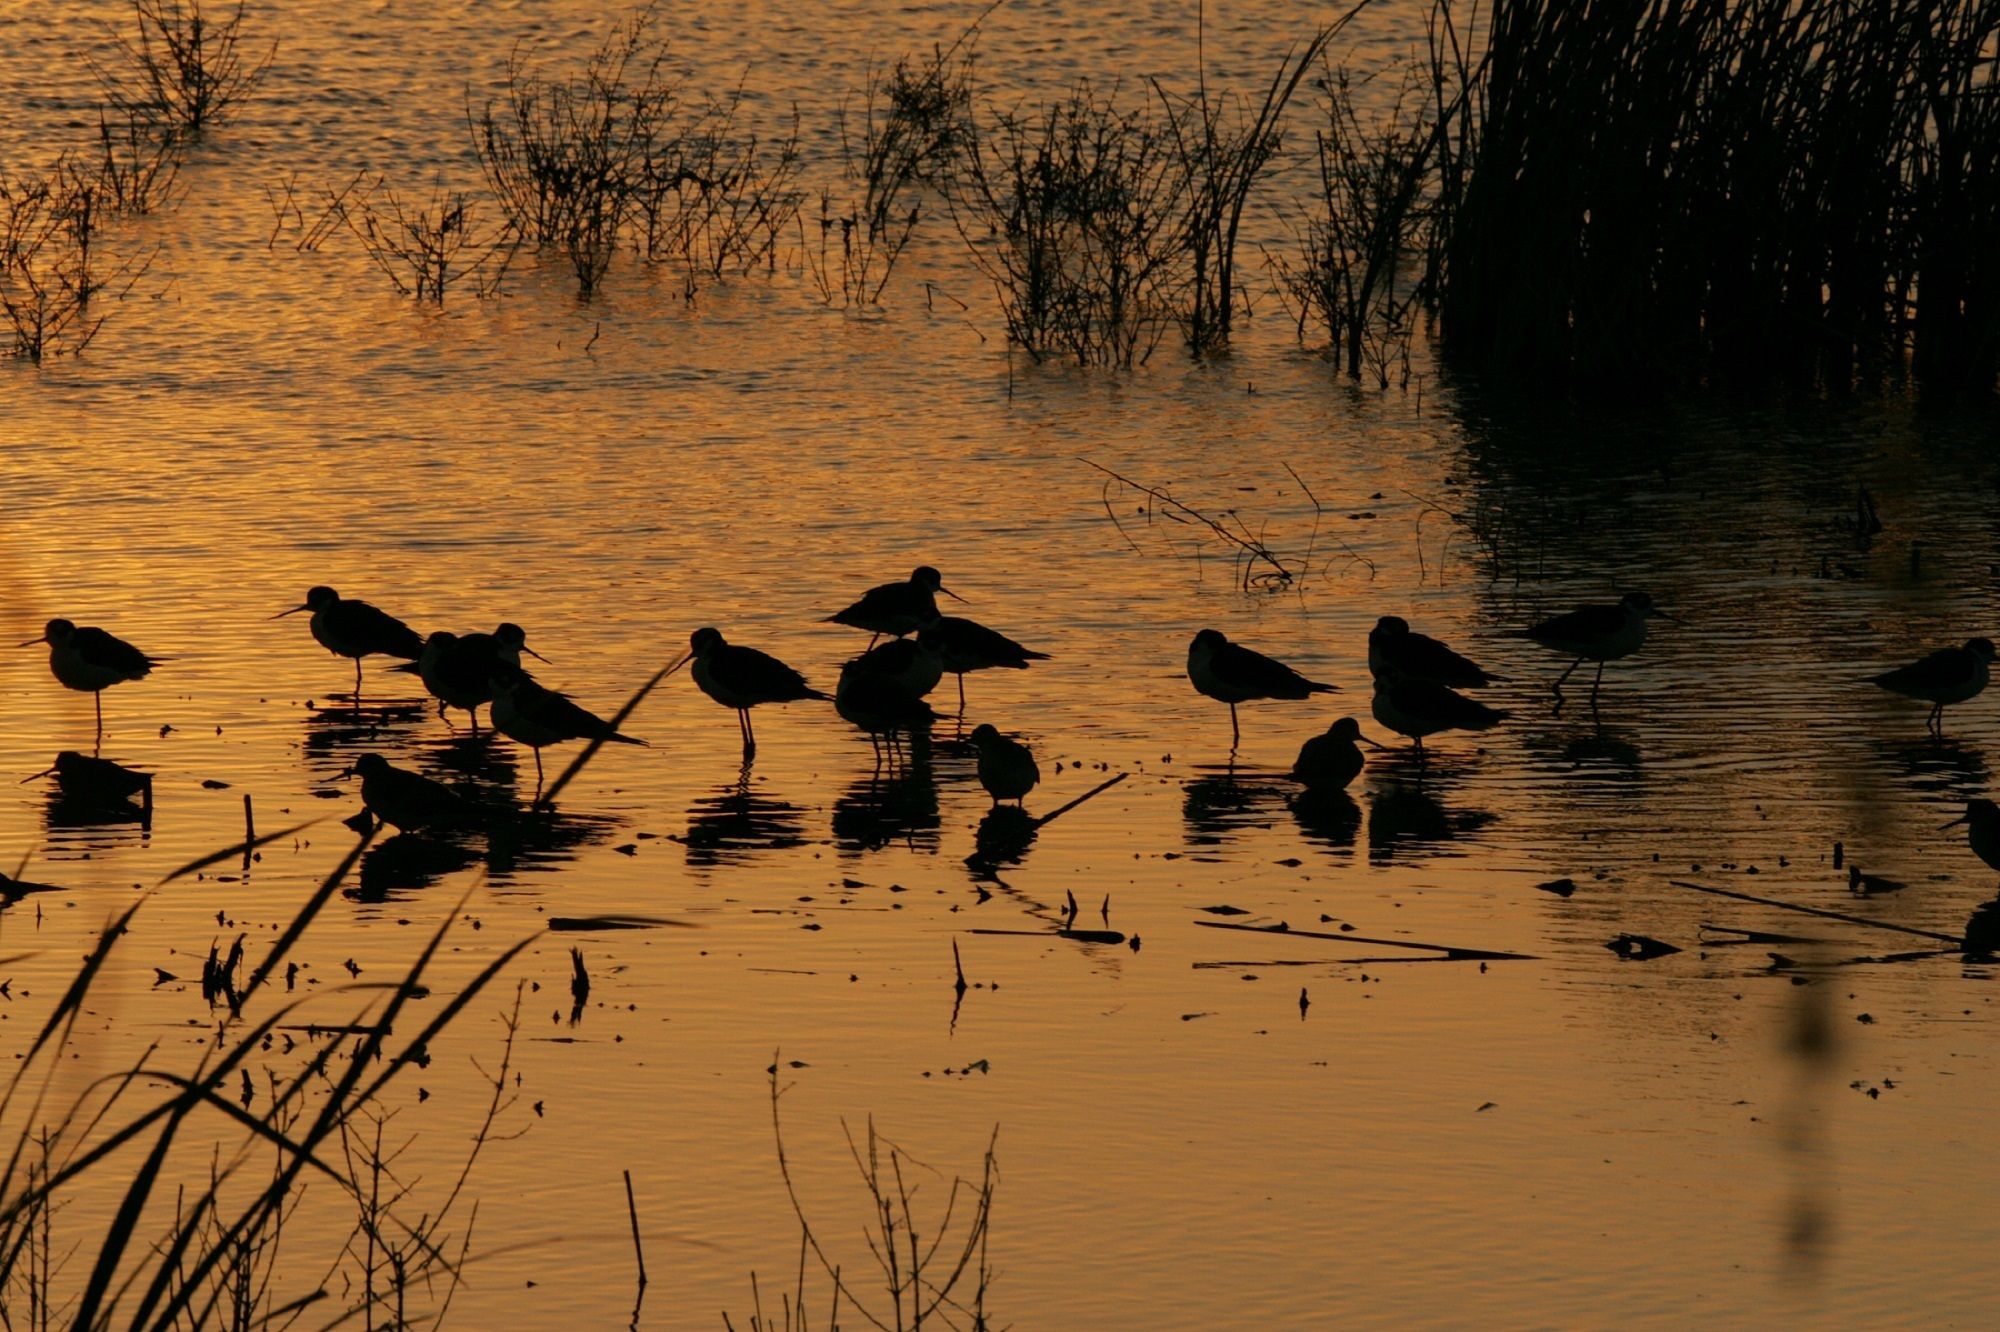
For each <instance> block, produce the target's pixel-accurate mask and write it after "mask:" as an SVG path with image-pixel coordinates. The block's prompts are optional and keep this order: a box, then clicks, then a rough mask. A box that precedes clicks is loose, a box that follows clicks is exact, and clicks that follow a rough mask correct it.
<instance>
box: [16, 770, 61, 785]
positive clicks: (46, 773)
mask: <svg viewBox="0 0 2000 1332" xmlns="http://www.w3.org/2000/svg"><path fill="white" fill-rule="evenodd" d="M55 772H56V770H55V769H54V768H43V769H42V770H41V771H40V772H38V773H36V774H35V775H34V776H33V777H23V778H22V779H21V781H20V785H22V786H26V785H27V784H28V783H29V782H38V781H40V780H41V779H42V778H44V777H53V776H55Z"/></svg>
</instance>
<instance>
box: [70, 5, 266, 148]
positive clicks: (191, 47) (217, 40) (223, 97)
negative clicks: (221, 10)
mask: <svg viewBox="0 0 2000 1332" xmlns="http://www.w3.org/2000/svg"><path fill="white" fill-rule="evenodd" d="M243 6H244V0H237V4H236V8H235V9H233V10H230V11H228V12H227V14H226V16H225V17H222V18H211V17H210V16H209V15H208V14H205V13H203V12H202V7H201V0H132V20H133V24H132V31H130V32H129V33H128V32H116V31H114V32H113V34H112V41H113V43H114V44H115V46H116V48H117V50H118V52H119V54H120V55H121V56H122V57H123V63H122V66H121V67H119V68H106V67H105V66H103V65H100V64H97V63H96V62H94V61H93V62H91V65H90V68H91V72H92V73H93V74H95V75H96V77H97V81H98V83H99V84H101V85H102V86H103V89H104V95H105V97H106V98H108V99H109V100H110V102H111V104H112V105H113V106H114V107H116V108H118V110H119V111H120V112H121V113H123V114H124V115H126V116H127V117H130V118H134V119H138V120H142V121H146V122H150V123H152V124H154V125H157V126H159V127H161V128H162V129H163V130H167V131H170V132H172V133H175V134H199V133H201V132H202V131H203V130H205V129H207V128H208V127H209V126H210V125H213V124H215V123H216V122H218V121H220V120H221V119H222V118H223V117H224V116H225V115H226V114H227V113H228V111H229V109H230V108H231V107H233V106H235V105H236V104H237V103H239V102H241V101H243V100H244V99H245V98H247V97H248V96H250V94H251V93H252V92H254V91H256V88H257V85H258V84H259V83H260V82H262V81H263V78H264V74H265V72H266V71H267V70H269V69H270V67H271V59H272V57H273V56H275V55H276V54H277V52H278V43H277V42H276V40H273V41H272V42H271V44H270V46H268V47H266V48H265V49H264V51H263V53H262V54H261V55H257V54H254V53H248V52H246V50H245V48H244V44H243Z"/></svg>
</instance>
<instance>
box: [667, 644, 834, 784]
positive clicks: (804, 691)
mask: <svg viewBox="0 0 2000 1332" xmlns="http://www.w3.org/2000/svg"><path fill="white" fill-rule="evenodd" d="M688 643H689V648H688V653H687V656H683V657H682V658H681V660H682V661H686V660H687V659H688V657H693V658H694V669H693V675H694V682H695V684H696V685H697V686H698V687H699V688H700V689H701V692H702V693H704V694H707V695H708V696H709V697H710V698H712V699H714V700H715V701H716V702H718V703H720V704H721V705H722V706H723V707H725V708H734V709H736V720H737V722H738V723H739V724H740V725H741V727H742V729H743V757H744V758H746V759H747V758H749V757H750V756H751V755H753V754H755V753H756V752H757V735H756V732H755V731H753V730H752V729H751V727H750V709H752V708H754V707H756V706H757V705H759V704H760V703H796V702H799V701H801V700H803V699H809V698H810V699H821V700H824V699H825V698H826V695H825V694H822V693H820V692H819V690H817V689H814V688H813V687H812V686H811V685H809V684H807V683H806V680H805V677H804V676H802V675H800V674H799V673H798V672H797V671H795V670H793V669H792V668H791V667H789V666H787V665H785V663H784V662H782V661H779V660H778V659H777V658H776V657H774V656H771V655H770V654H769V653H767V652H759V651H758V650H757V649H756V648H753V647H742V646H739V645H738V644H735V643H731V642H728V641H727V640H725V639H724V638H723V636H722V631H721V630H720V629H716V628H713V627H710V628H704V629H697V630H695V631H694V634H693V636H692V637H691V638H690V639H689V640H688ZM676 665H678V663H676Z"/></svg>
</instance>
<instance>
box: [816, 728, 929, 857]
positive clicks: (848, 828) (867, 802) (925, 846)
mask: <svg viewBox="0 0 2000 1332" xmlns="http://www.w3.org/2000/svg"><path fill="white" fill-rule="evenodd" d="M941 822H942V821H941V820H940V818H939V817H938V784H937V774H936V773H935V772H934V771H933V770H932V768H931V763H930V753H929V749H928V747H925V748H923V749H920V750H913V751H912V753H911V756H910V760H909V762H908V763H906V764H904V765H902V766H901V767H899V768H896V769H892V770H890V771H889V772H887V773H885V772H884V771H883V770H882V767H881V765H880V763H879V762H878V764H877V766H876V768H875V771H873V772H872V773H870V774H869V775H868V776H866V777H863V778H862V779H860V780H859V781H857V782H855V783H854V784H853V785H852V786H850V787H848V788H847V789H846V790H845V791H843V792H841V794H840V796H839V798H838V799H836V800H835V801H834V802H833V844H834V846H836V847H837V848H839V849H840V850H842V851H880V850H881V849H882V848H884V847H886V846H888V845H889V844H890V843H891V842H902V843H905V844H906V845H907V846H908V847H909V848H910V849H911V850H912V851H915V850H920V849H921V850H925V851H929V852H932V853H935V852H936V851H937V849H938V828H939V826H940V824H941Z"/></svg>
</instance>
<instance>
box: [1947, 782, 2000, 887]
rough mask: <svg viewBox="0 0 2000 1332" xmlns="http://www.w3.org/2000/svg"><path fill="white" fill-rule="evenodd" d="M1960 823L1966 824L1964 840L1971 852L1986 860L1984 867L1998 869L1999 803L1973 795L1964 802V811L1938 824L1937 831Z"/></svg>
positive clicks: (1999, 849)
mask: <svg viewBox="0 0 2000 1332" xmlns="http://www.w3.org/2000/svg"><path fill="white" fill-rule="evenodd" d="M1961 823H1963V824H1966V825H1968V826H1967V828H1966V830H1965V840H1966V843H1967V845H1969V846H1971V848H1972V854H1973V855H1975V856H1978V857H1979V858H1980V859H1981V860H1982V861H1984V862H1986V868H1988V869H1991V870H2000V805H1996V804H1994V803H1993V802H1992V801H1991V800H1988V799H1986V798H1985V797H1984V796H1975V797H1973V798H1972V799H1971V800H1968V801H1966V802H1965V813H1963V814H1961V815H1959V816H1958V817H1957V818H1955V819H1953V820H1952V821H1951V822H1950V823H1946V824H1942V825H1940V826H1939V829H1938V831H1940V832H1942V831H1944V829H1946V828H1956V827H1957V826H1958V825H1959V824H1961Z"/></svg>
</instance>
